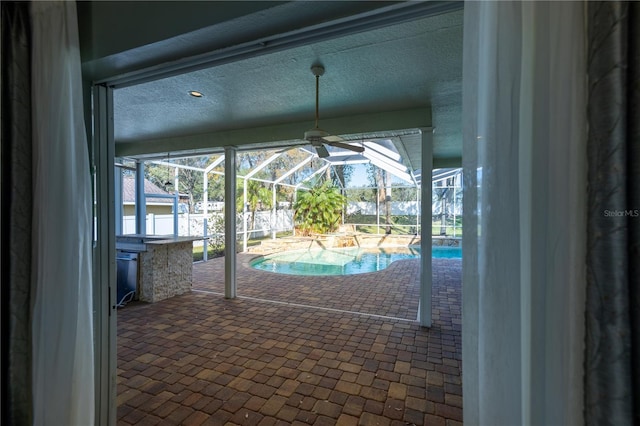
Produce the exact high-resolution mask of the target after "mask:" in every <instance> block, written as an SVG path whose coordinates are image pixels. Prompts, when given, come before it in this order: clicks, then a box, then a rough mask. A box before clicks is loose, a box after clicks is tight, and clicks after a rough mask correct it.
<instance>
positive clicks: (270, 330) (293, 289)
mask: <svg viewBox="0 0 640 426" xmlns="http://www.w3.org/2000/svg"><path fill="white" fill-rule="evenodd" d="M251 257H253V256H252V255H249V254H240V255H238V269H237V280H238V293H237V294H238V297H237V298H236V299H225V298H224V297H223V294H224V259H222V258H221V259H215V260H213V261H209V262H206V263H197V264H194V285H193V290H192V292H191V293H189V294H186V295H183V296H178V297H174V298H171V299H167V300H164V301H162V302H159V303H155V304H131V305H128V306H127V307H126V308H124V309H122V310H120V311H119V312H118V315H119V319H118V370H117V373H118V424H121V425H127V424H136V425H142V424H145V425H147V424H163V425H164V424H183V425H201V424H245V425H258V424H260V425H271V424H345V425H347V424H380V425H390V424H398V425H400V424H416V425H422V424H429V425H458V424H461V421H462V386H461V359H462V358H461V262H460V260H452V259H433V299H432V300H433V302H432V309H433V311H432V313H433V325H432V327H431V328H424V327H420V326H419V324H418V322H417V321H416V319H417V309H418V307H417V297H416V294H417V293H418V292H419V269H420V261H419V260H405V261H399V262H395V263H394V264H392V265H391V266H390V267H389V268H387V269H386V270H383V271H381V272H377V273H369V274H360V275H351V276H344V277H330V279H328V278H327V277H311V276H309V277H302V276H292V275H281V274H273V273H269V272H263V271H257V270H254V269H251V268H250V267H249V266H248V259H249V258H251Z"/></svg>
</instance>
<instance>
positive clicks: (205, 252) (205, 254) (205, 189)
mask: <svg viewBox="0 0 640 426" xmlns="http://www.w3.org/2000/svg"><path fill="white" fill-rule="evenodd" d="M208 178H209V173H207V171H206V170H205V172H204V175H203V178H202V197H203V198H204V200H205V203H204V207H203V210H202V225H203V228H204V229H203V230H202V237H203V238H202V260H203V261H204V262H206V261H207V260H209V242H208V240H207V235H208V233H209V230H208V229H207V228H208V223H207V214H208V211H209V179H208Z"/></svg>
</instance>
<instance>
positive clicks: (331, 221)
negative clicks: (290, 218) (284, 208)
mask: <svg viewBox="0 0 640 426" xmlns="http://www.w3.org/2000/svg"><path fill="white" fill-rule="evenodd" d="M345 203H346V197H345V196H344V195H342V194H341V193H340V191H339V190H338V188H336V187H334V186H333V185H332V184H331V182H328V181H327V182H325V183H324V184H322V185H319V186H316V187H314V188H311V189H310V190H309V191H306V192H300V193H299V194H298V199H297V201H296V203H295V204H294V206H293V208H294V210H295V213H294V220H295V221H296V224H297V225H298V226H299V228H300V230H301V231H302V232H303V233H304V234H309V233H318V234H327V233H329V232H333V231H335V230H336V229H337V228H338V226H339V223H340V219H341V218H342V209H343V207H344V205H345Z"/></svg>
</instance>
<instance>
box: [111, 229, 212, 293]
mask: <svg viewBox="0 0 640 426" xmlns="http://www.w3.org/2000/svg"><path fill="white" fill-rule="evenodd" d="M196 240H202V237H175V236H173V235H163V236H159V235H120V236H117V237H116V249H117V250H119V251H122V252H134V253H138V254H139V255H138V256H139V257H138V286H137V295H138V299H139V300H140V301H143V302H151V303H153V302H158V301H160V300H163V299H167V298H169V297H173V296H177V295H180V294H184V293H187V292H189V291H191V285H192V281H193V242H194V241H196Z"/></svg>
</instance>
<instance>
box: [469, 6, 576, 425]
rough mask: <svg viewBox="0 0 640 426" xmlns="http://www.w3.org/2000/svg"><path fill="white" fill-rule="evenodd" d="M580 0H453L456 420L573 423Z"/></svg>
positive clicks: (502, 423)
mask: <svg viewBox="0 0 640 426" xmlns="http://www.w3.org/2000/svg"><path fill="white" fill-rule="evenodd" d="M583 9H584V4H583V2H502V1H496V2H492V1H491V2H490V1H487V2H485V1H482V2H473V1H472V2H467V3H466V4H465V21H464V66H463V69H464V75H463V80H464V81H463V104H464V107H463V119H464V148H463V166H464V173H465V176H464V182H465V187H464V191H465V192H464V215H465V216H464V217H465V232H464V237H463V238H464V239H463V250H464V259H463V262H464V263H463V269H464V278H463V350H462V352H463V366H464V372H463V395H464V423H465V425H474V424H485V425H489V424H490V425H514V424H544V425H553V424H558V425H569V424H581V423H582V406H583V402H582V401H583V384H582V377H583V375H582V370H583V348H584V343H583V341H584V299H585V266H584V265H585V261H584V259H585V244H586V243H585V242H586V238H585V231H586V225H585V223H586V219H585V218H586V129H587V125H586V95H585V90H586V39H585V33H584V10H583Z"/></svg>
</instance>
